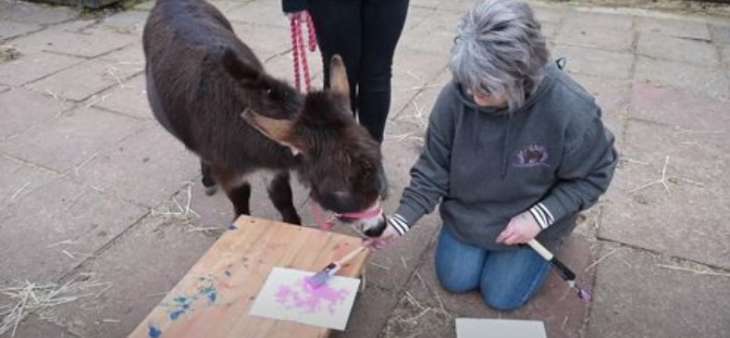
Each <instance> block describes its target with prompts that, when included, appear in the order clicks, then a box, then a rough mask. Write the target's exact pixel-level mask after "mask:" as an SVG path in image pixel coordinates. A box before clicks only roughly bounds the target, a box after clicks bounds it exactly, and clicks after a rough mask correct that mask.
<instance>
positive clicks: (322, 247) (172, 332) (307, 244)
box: [129, 216, 367, 338]
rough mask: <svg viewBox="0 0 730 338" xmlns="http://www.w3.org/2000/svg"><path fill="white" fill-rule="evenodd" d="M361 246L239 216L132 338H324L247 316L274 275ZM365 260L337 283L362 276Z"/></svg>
mask: <svg viewBox="0 0 730 338" xmlns="http://www.w3.org/2000/svg"><path fill="white" fill-rule="evenodd" d="M359 245H360V239H359V238H356V237H352V236H346V235H341V234H336V233H332V232H324V231H320V230H318V229H312V228H306V227H301V226H294V225H289V224H285V223H280V222H275V221H271V220H264V219H257V218H252V217H248V216H241V217H240V218H239V219H238V220H236V222H235V223H234V225H232V226H231V230H229V231H227V232H226V233H224V234H223V235H222V236H221V237H220V238H219V239H218V241H217V242H216V243H215V244H214V245H213V246H212V247H211V248H210V250H208V252H207V253H206V254H205V255H204V256H203V257H202V258H201V259H200V260H198V262H197V263H195V265H193V267H192V268H191V269H190V271H188V273H187V274H186V275H185V276H184V277H183V278H182V280H181V281H180V282H179V283H178V284H177V285H176V286H175V288H173V289H172V291H170V292H169V293H168V294H167V296H166V297H165V298H164V299H163V300H162V301H161V302H160V304H158V305H157V306H156V307H155V308H154V309H153V310H152V312H151V313H150V314H149V315H148V316H147V318H145V319H144V320H143V321H142V322H141V323H140V324H139V325H138V326H137V328H136V329H135V330H134V331H133V332H132V333H131V334H130V336H129V337H131V338H150V337H152V338H155V337H207V338H218V337H251V338H253V337H297V338H306V337H327V336H328V335H329V330H327V329H325V328H320V327H314V326H308V325H304V324H299V323H296V322H291V321H281V320H273V319H266V318H260V317H253V316H249V315H248V314H249V309H250V307H251V306H252V304H253V303H254V300H255V298H256V296H257V294H258V293H259V291H260V289H261V287H262V286H263V284H264V282H265V280H266V278H267V276H268V275H269V273H270V272H271V271H272V269H273V267H285V268H292V269H299V270H308V271H312V272H316V271H319V270H320V269H322V268H323V267H324V266H325V265H327V264H328V263H330V262H332V261H334V260H336V259H338V258H340V257H342V256H344V255H346V254H347V253H348V252H350V251H352V250H353V249H355V248H357V246H359ZM366 257H367V253H362V254H360V255H358V256H357V257H356V258H355V259H353V260H352V261H350V263H348V264H347V265H346V266H344V267H343V268H342V270H340V271H339V272H338V275H340V276H349V277H357V276H359V275H360V273H361V270H362V267H363V264H364V262H365V259H366ZM151 259H154V258H151Z"/></svg>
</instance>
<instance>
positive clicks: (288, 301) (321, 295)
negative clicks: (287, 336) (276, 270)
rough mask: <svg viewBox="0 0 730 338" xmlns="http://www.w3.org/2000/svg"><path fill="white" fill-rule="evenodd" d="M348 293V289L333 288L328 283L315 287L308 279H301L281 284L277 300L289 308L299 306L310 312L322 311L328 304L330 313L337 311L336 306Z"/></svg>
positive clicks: (298, 307)
mask: <svg viewBox="0 0 730 338" xmlns="http://www.w3.org/2000/svg"><path fill="white" fill-rule="evenodd" d="M347 295H348V291H347V289H339V290H337V289H333V288H331V287H330V286H328V285H326V284H325V285H322V286H320V287H317V288H313V287H312V286H310V285H309V283H307V281H306V279H300V280H299V281H298V282H297V284H296V285H294V286H289V285H281V286H279V290H278V292H277V293H276V302H277V303H279V304H281V305H284V306H285V307H286V308H287V309H290V308H297V309H300V310H303V311H306V312H309V313H312V312H319V311H322V307H323V306H326V307H327V310H328V311H329V313H331V314H333V313H335V307H336V306H337V305H338V304H340V303H342V301H344V300H345V298H346V297H347Z"/></svg>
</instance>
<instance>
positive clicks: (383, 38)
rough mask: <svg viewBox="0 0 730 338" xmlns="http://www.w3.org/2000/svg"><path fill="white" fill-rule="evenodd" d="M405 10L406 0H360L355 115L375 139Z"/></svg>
mask: <svg viewBox="0 0 730 338" xmlns="http://www.w3.org/2000/svg"><path fill="white" fill-rule="evenodd" d="M407 12H408V0H363V9H362V58H361V66H360V75H359V88H358V100H359V102H358V118H359V120H360V124H362V125H363V126H365V128H366V129H367V130H368V131H369V132H370V134H371V135H372V136H373V138H375V139H376V140H377V141H378V142H382V141H383V133H384V130H385V122H386V119H387V118H388V110H390V78H391V75H392V71H391V66H392V64H393V55H394V54H395V47H396V45H397V44H398V39H399V38H400V35H401V32H402V31H403V25H404V23H405V21H406V14H407Z"/></svg>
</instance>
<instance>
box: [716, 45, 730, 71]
mask: <svg viewBox="0 0 730 338" xmlns="http://www.w3.org/2000/svg"><path fill="white" fill-rule="evenodd" d="M718 48H720V60H722V63H724V64H725V67H726V68H727V69H730V45H727V46H719V47H718Z"/></svg>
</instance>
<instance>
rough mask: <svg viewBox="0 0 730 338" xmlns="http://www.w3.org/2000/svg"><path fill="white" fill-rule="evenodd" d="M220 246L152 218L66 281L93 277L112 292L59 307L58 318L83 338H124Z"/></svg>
mask: <svg viewBox="0 0 730 338" xmlns="http://www.w3.org/2000/svg"><path fill="white" fill-rule="evenodd" d="M214 241H215V237H211V236H208V235H205V234H203V233H201V232H190V231H188V228H187V227H186V226H184V225H181V224H178V223H176V222H175V221H174V220H171V219H166V218H164V217H155V216H147V217H145V218H144V219H143V220H142V221H140V222H139V223H138V224H135V225H134V227H132V228H131V229H130V230H129V231H128V232H126V233H125V234H124V235H122V236H121V237H119V238H117V239H116V240H115V241H114V242H113V244H112V245H111V246H110V247H109V248H108V249H106V250H104V251H103V252H101V253H99V254H98V255H95V256H93V257H91V258H90V259H89V260H88V261H87V262H85V263H84V264H83V265H82V266H81V267H80V268H79V269H77V270H75V271H74V273H73V274H72V275H70V276H68V277H67V278H66V279H68V280H71V279H74V278H82V277H86V278H89V277H88V276H91V278H92V280H94V281H98V282H100V283H109V285H110V286H109V288H108V289H107V290H106V291H104V290H103V289H102V290H93V291H92V292H93V294H94V295H93V296H91V297H81V298H79V299H78V300H77V301H75V302H72V303H69V304H67V305H62V306H58V307H57V309H56V317H57V318H58V321H60V322H61V323H63V324H64V325H65V326H66V327H68V330H69V331H71V332H72V333H74V334H77V335H78V336H80V337H124V336H126V335H127V334H129V333H130V332H131V331H132V330H133V329H134V328H135V327H136V326H137V325H138V324H139V323H140V322H141V321H142V320H143V319H144V318H145V317H146V316H147V314H148V313H149V312H150V311H151V310H152V309H153V308H154V307H155V306H156V305H157V304H158V303H159V301H160V300H162V298H163V297H164V296H165V294H167V292H168V291H169V290H171V289H172V288H173V287H174V286H175V285H176V284H177V283H178V281H179V280H180V279H181V278H182V276H184V275H185V273H186V272H187V271H188V270H189V269H190V267H191V266H192V265H193V264H194V263H195V262H196V261H197V260H198V259H199V258H200V257H201V256H202V255H203V254H204V253H205V252H206V251H207V250H208V248H209V247H210V246H211V245H212V244H213V242H214ZM100 291H103V292H100Z"/></svg>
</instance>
